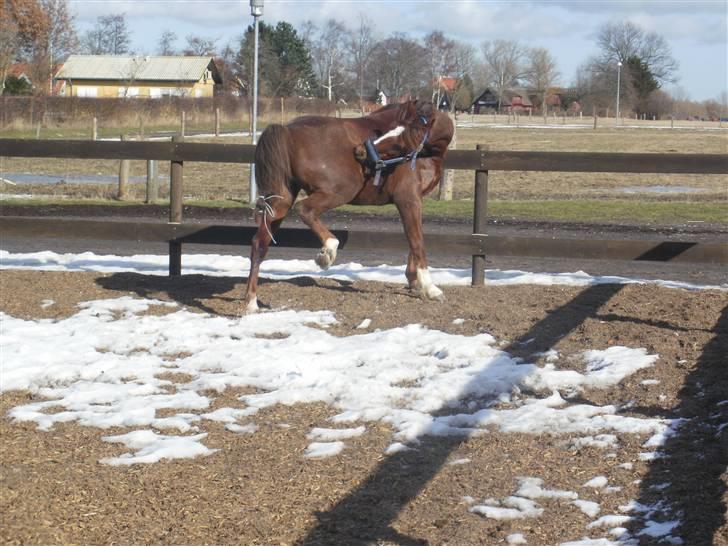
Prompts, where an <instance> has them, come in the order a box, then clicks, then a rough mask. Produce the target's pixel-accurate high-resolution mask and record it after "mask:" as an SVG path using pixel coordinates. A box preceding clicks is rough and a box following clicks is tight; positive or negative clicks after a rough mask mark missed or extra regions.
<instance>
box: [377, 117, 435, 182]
mask: <svg viewBox="0 0 728 546" xmlns="http://www.w3.org/2000/svg"><path fill="white" fill-rule="evenodd" d="M429 136H430V130H429V129H428V130H427V131H425V136H424V137H422V142H420V144H419V146H417V148H415V149H414V150H412V151H411V152H409V153H408V154H405V155H403V156H400V157H393V158H391V159H382V158H381V157H379V152H377V148H376V146H374V142H373V141H372V139H371V138H368V139H366V140H365V141H364V148H366V151H367V156H368V160H369V163H370V164H371V166H372V167H373V168H374V186H375V187H377V188H380V191H381V187H380V186H381V184H382V171H383V170H384V169H386V168H388V167H391V166H392V165H399V164H400V163H407V162H408V161H409V162H410V169H412V170H413V171H414V170H415V160H416V159H417V156H418V155H419V153H420V152H421V151H422V148H424V146H425V144H427V139H428V138H429Z"/></svg>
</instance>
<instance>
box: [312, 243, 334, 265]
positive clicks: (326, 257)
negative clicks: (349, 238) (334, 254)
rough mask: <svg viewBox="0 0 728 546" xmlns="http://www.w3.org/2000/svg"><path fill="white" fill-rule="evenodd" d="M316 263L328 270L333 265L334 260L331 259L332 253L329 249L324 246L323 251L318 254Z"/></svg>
mask: <svg viewBox="0 0 728 546" xmlns="http://www.w3.org/2000/svg"><path fill="white" fill-rule="evenodd" d="M315 261H316V265H317V266H319V267H320V268H321V269H323V270H326V269H328V268H329V267H330V266H331V263H332V262H333V260H332V259H331V254H330V253H329V251H328V249H325V248H322V249H321V252H319V253H318V254H316V259H315Z"/></svg>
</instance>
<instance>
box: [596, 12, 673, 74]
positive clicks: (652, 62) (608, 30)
mask: <svg viewBox="0 0 728 546" xmlns="http://www.w3.org/2000/svg"><path fill="white" fill-rule="evenodd" d="M597 46H598V47H599V49H600V53H599V56H598V57H597V59H596V64H597V68H601V69H602V70H605V69H606V68H607V67H608V66H609V64H610V63H614V62H617V61H619V62H621V63H623V64H624V63H626V62H627V60H628V59H629V58H630V57H637V58H638V59H640V61H642V62H644V63H646V65H647V67H648V68H649V70H650V72H651V73H652V75H653V76H654V78H655V79H656V80H657V81H658V82H660V84H664V83H674V82H675V81H676V79H677V78H676V74H675V73H676V72H677V69H678V67H679V64H678V62H677V61H676V60H675V59H674V58H673V57H672V52H671V50H670V45H669V44H668V43H667V41H666V40H665V39H664V38H663V37H662V36H660V35H659V34H657V33H656V32H645V31H644V30H642V29H641V28H640V27H638V26H637V25H635V24H634V23H631V22H629V21H627V22H621V23H607V24H605V25H604V26H602V27H601V29H600V30H599V34H598V35H597Z"/></svg>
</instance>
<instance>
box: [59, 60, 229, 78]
mask: <svg viewBox="0 0 728 546" xmlns="http://www.w3.org/2000/svg"><path fill="white" fill-rule="evenodd" d="M208 68H209V69H210V71H211V72H212V77H213V80H214V81H215V83H222V79H221V77H220V73H219V72H218V70H217V66H215V62H214V60H213V58H212V57H135V56H128V55H71V56H70V57H69V58H68V60H66V63H65V64H64V65H63V68H62V69H61V71H60V72H59V73H58V75H57V76H56V78H58V79H64V80H129V79H130V78H133V79H134V80H142V81H175V82H183V81H195V82H196V81H198V80H199V79H200V78H202V77H203V75H204V74H205V70H207V69H208Z"/></svg>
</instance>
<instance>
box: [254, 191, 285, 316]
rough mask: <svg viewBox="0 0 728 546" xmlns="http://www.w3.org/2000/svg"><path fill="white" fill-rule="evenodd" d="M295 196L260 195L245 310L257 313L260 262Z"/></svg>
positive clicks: (256, 212) (256, 211)
mask: <svg viewBox="0 0 728 546" xmlns="http://www.w3.org/2000/svg"><path fill="white" fill-rule="evenodd" d="M292 204H293V198H292V197H290V196H286V197H282V196H278V195H274V196H268V197H267V198H263V197H260V198H259V200H258V206H256V210H255V217H256V222H257V224H258V231H257V232H256V233H255V236H254V237H253V241H252V243H251V245H250V274H249V275H248V284H247V286H246V288H245V312H246V313H255V312H256V311H257V310H258V296H257V292H258V275H259V273H260V264H261V263H262V262H263V259H265V256H266V254H268V248H269V247H270V243H271V241H272V240H273V233H275V232H276V231H278V228H279V227H280V225H281V223H282V222H283V218H285V216H286V214H287V213H288V211H289V210H290V208H291V205H292Z"/></svg>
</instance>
